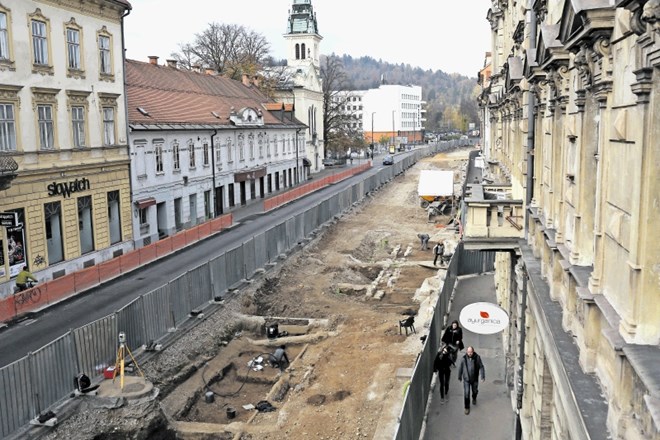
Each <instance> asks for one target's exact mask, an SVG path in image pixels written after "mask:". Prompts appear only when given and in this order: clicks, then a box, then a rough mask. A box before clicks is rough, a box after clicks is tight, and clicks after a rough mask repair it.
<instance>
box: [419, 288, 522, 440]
mask: <svg viewBox="0 0 660 440" xmlns="http://www.w3.org/2000/svg"><path fill="white" fill-rule="evenodd" d="M480 301H486V302H492V303H496V302H497V301H496V299H495V284H494V276H493V275H478V276H471V277H465V278H459V280H458V283H457V285H456V292H455V296H454V303H453V305H452V309H451V313H450V314H449V322H451V321H453V320H454V319H458V315H459V313H460V311H461V309H462V308H463V307H465V306H466V305H468V304H471V303H474V302H480ZM463 342H464V344H465V347H466V348H467V347H468V346H469V345H471V346H473V347H474V350H475V351H476V352H477V353H478V354H479V355H480V356H481V359H482V360H483V363H484V367H485V369H486V381H485V382H481V381H480V382H479V397H478V399H477V405H476V406H474V405H470V414H469V415H465V414H464V412H463V409H464V407H463V383H462V382H459V381H458V375H457V373H458V365H459V361H460V359H461V358H462V357H463V355H464V354H465V350H463V351H462V352H460V353H459V356H458V360H457V361H456V368H452V371H451V377H450V381H449V401H448V402H447V403H445V404H441V403H440V391H439V389H438V382H437V376H436V375H434V378H433V387H432V390H431V394H430V396H429V399H430V404H429V410H428V419H427V422H426V428H425V432H424V436H423V438H424V439H425V440H438V439H452V440H475V439H480V438H488V439H489V440H511V439H513V438H514V433H515V416H514V413H513V411H512V409H511V398H510V394H509V390H508V388H507V386H506V380H505V377H504V371H505V357H504V349H503V347H502V335H501V333H498V334H495V335H477V334H474V333H472V332H470V331H467V330H465V329H463Z"/></svg>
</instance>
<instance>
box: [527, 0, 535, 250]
mask: <svg viewBox="0 0 660 440" xmlns="http://www.w3.org/2000/svg"><path fill="white" fill-rule="evenodd" d="M530 4H532V0H530ZM529 19H530V23H529V33H530V36H529V48H530V49H536V12H535V11H534V8H533V7H530V10H529ZM535 105H536V97H535V96H534V94H533V93H531V92H528V94H527V106H528V107H527V121H528V124H527V126H528V127H529V131H528V132H527V188H526V191H525V240H527V238H528V237H527V235H528V233H529V217H530V205H531V203H532V199H533V198H534V138H535V133H536V126H535V122H536V118H535V117H534V106H535Z"/></svg>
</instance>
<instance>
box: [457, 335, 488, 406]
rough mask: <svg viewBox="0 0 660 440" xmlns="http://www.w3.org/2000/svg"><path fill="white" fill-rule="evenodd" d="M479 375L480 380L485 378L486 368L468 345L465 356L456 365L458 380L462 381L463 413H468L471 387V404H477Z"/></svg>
mask: <svg viewBox="0 0 660 440" xmlns="http://www.w3.org/2000/svg"><path fill="white" fill-rule="evenodd" d="M479 376H481V381H482V382H484V381H485V380H486V369H485V368H484V364H483V362H481V356H479V355H478V354H477V353H475V351H474V348H472V347H468V348H467V350H465V356H463V359H462V360H461V365H460V366H459V367H458V380H460V381H463V401H464V403H465V414H470V389H472V404H473V405H476V404H477V394H479Z"/></svg>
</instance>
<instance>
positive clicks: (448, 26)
mask: <svg viewBox="0 0 660 440" xmlns="http://www.w3.org/2000/svg"><path fill="white" fill-rule="evenodd" d="M130 2H131V4H132V6H133V10H132V11H131V14H130V15H129V16H128V17H126V19H125V26H126V29H125V38H126V50H127V57H128V58H129V59H133V60H139V61H147V57H148V56H149V55H156V56H159V57H160V60H159V61H160V62H161V63H163V62H164V60H165V59H166V58H169V57H170V55H171V53H172V52H175V51H177V50H178V45H179V44H180V43H188V42H192V41H193V40H194V37H195V34H196V33H199V32H201V31H202V30H203V29H205V28H206V27H207V25H208V24H209V23H211V22H217V23H224V24H239V25H243V26H245V27H246V28H249V29H251V30H254V31H256V32H259V33H260V34H262V35H263V36H264V37H266V39H267V40H268V42H269V43H270V46H271V55H272V56H273V57H274V58H276V59H282V58H285V56H286V54H285V50H286V45H285V40H284V38H283V37H282V36H283V34H284V33H285V32H286V24H287V19H288V12H289V10H290V9H291V5H292V4H293V0H247V1H236V0H234V1H228V0H183V1H182V0H130ZM490 4H491V1H490V0H435V1H433V0H431V1H430V0H405V1H402V2H396V3H390V2H383V1H376V0H312V6H313V7H314V11H315V12H316V17H317V20H318V27H319V34H321V36H322V37H323V40H322V41H321V53H322V54H324V55H330V54H332V53H335V54H337V55H343V54H347V55H351V56H353V57H354V58H357V57H361V56H370V57H372V58H375V59H376V60H378V59H381V60H383V61H387V62H389V63H396V64H399V63H406V64H410V65H411V66H413V67H421V68H423V69H432V70H442V71H444V72H446V73H461V74H463V75H468V76H471V77H476V75H477V72H478V71H479V69H480V68H481V67H482V66H483V62H484V54H485V52H487V51H489V50H490V25H489V23H488V21H487V20H486V14H487V12H488V8H489V7H490ZM391 5H396V6H391Z"/></svg>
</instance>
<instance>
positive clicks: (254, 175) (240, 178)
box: [234, 168, 266, 183]
mask: <svg viewBox="0 0 660 440" xmlns="http://www.w3.org/2000/svg"><path fill="white" fill-rule="evenodd" d="M265 175H266V168H259V169H257V170H252V171H243V172H242V173H236V174H234V182H237V183H238V182H246V181H248V180H256V179H259V178H260V177H264V176H265Z"/></svg>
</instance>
